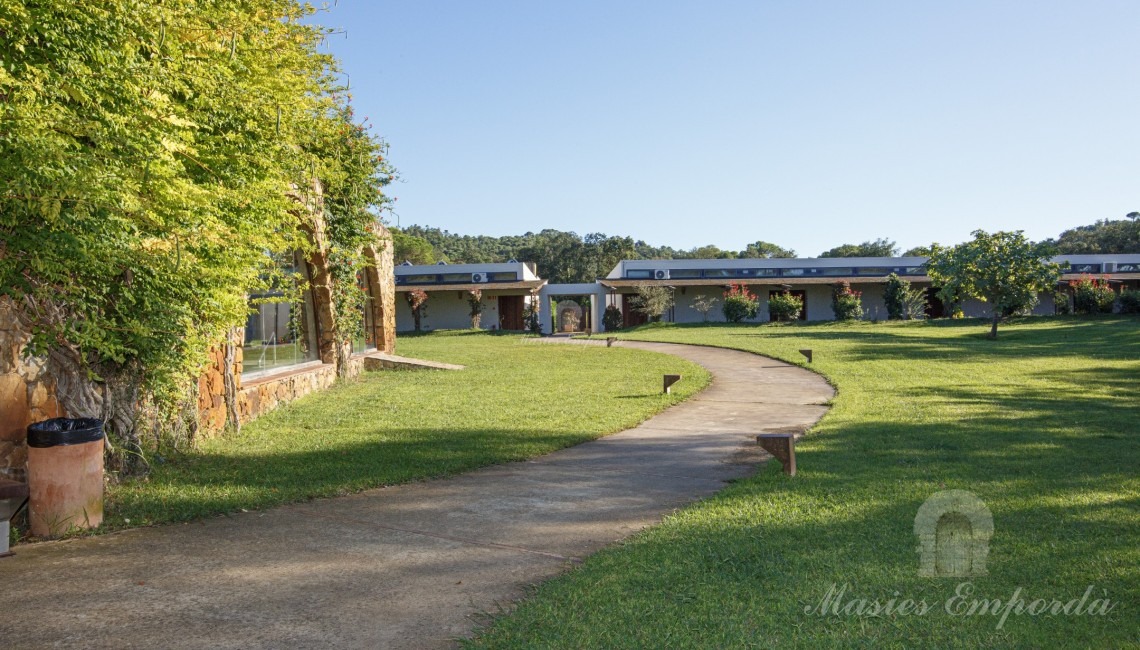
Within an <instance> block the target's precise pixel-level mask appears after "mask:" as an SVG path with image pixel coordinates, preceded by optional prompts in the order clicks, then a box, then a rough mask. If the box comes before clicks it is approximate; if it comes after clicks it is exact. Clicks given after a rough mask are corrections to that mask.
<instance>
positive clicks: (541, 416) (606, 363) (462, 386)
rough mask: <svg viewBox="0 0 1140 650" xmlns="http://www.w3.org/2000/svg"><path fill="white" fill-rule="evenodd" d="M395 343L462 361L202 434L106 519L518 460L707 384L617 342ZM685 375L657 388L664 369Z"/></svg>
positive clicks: (695, 369)
mask: <svg viewBox="0 0 1140 650" xmlns="http://www.w3.org/2000/svg"><path fill="white" fill-rule="evenodd" d="M399 347H400V350H399V351H400V354H402V355H405V356H410V357H417V358H422V359H430V360H436V361H446V362H450V363H457V364H462V365H465V366H467V368H466V369H465V370H462V371H407V372H376V373H365V374H364V375H363V376H362V377H360V378H359V379H356V380H353V381H347V382H343V383H341V384H339V385H337V386H334V387H333V388H331V389H330V390H327V391H323V392H320V393H316V394H313V395H310V396H307V397H305V398H302V399H300V400H297V401H295V402H293V403H291V404H289V405H286V406H284V407H282V408H280V409H278V410H276V411H274V412H272V413H270V414H268V415H266V416H264V417H261V418H259V419H258V420H255V421H254V422H251V423H249V424H247V425H245V426H244V427H243V428H242V431H241V433H240V434H239V435H234V436H225V437H221V438H217V439H213V440H206V441H203V442H202V443H201V444H200V447H199V449H197V450H196V451H194V452H192V453H188V454H185V455H179V456H177V457H174V458H171V459H168V460H167V462H165V463H161V464H156V465H155V466H154V468H153V471H152V472H151V474H150V475H149V476H148V477H147V478H146V479H143V480H135V481H130V482H125V483H122V484H120V485H116V486H113V487H112V488H110V489H109V491H108V493H107V499H106V512H107V516H106V519H105V523H104V525H103V526H102V527H101V528H100V529H99V530H100V531H106V530H113V529H119V528H125V527H133V526H145V525H151V524H160V523H169V522H176V521H186V520H189V519H194V518H199V517H205V516H208V515H213V514H219V513H225V512H233V511H237V510H240V509H247V510H254V509H261V508H267V507H271V506H274V505H278V504H283V503H289V502H294V501H300V500H306V499H312V498H316V497H329V496H336V495H343V494H348V493H350V492H355V491H359V490H364V489H367V488H373V487H379V486H383V485H391V484H395V483H404V482H409V481H416V480H420V479H426V478H432V477H439V476H447V475H450V474H456V473H460V472H464V471H468V470H471V469H474V468H477V467H481V466H485V465H492V464H497V463H505V462H510V461H517V460H523V459H526V458H532V457H534V456H538V455H541V454H545V453H548V452H551V451H554V450H556V449H560V448H562V447H568V446H570V445H575V444H578V443H581V442H585V441H587V440H592V439H594V438H597V437H599V436H602V435H605V434H608V433H613V432H616V431H621V430H623V429H626V428H629V427H631V426H634V425H636V424H637V423H639V422H641V421H642V420H644V419H646V418H648V417H649V416H651V415H653V414H654V413H657V412H659V411H661V410H663V409H665V408H667V407H668V406H670V405H672V404H675V403H677V402H680V401H682V400H684V399H686V398H687V397H689V396H690V395H692V394H693V393H695V392H697V391H699V390H700V389H701V388H703V387H704V386H705V385H707V383H708V373H707V372H706V371H705V370H704V369H703V368H700V367H699V366H696V365H695V364H692V363H689V362H686V361H683V360H681V359H677V358H676V357H671V356H667V355H663V354H654V353H647V352H643V351H638V350H626V349H620V348H613V349H606V348H598V347H587V346H569V345H545V344H538V343H534V342H528V341H527V340H526V338H525V337H522V336H517V335H515V336H512V335H491V334H487V333H477V332H440V333H434V334H431V335H427V336H413V337H407V338H403V337H402V338H401V339H400V342H399ZM666 373H683V374H685V375H686V378H688V377H689V376H692V377H693V378H694V381H693V382H691V383H690V382H688V381H686V382H684V383H683V384H680V385H678V387H677V390H675V391H674V392H673V394H672V395H662V394H661V376H662V375H663V374H666Z"/></svg>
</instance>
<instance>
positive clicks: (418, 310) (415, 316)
mask: <svg viewBox="0 0 1140 650" xmlns="http://www.w3.org/2000/svg"><path fill="white" fill-rule="evenodd" d="M404 298H406V299H407V301H408V306H409V307H411V308H412V320H413V321H414V322H415V324H416V331H417V332H418V331H420V320H421V319H422V318H423V317H424V315H425V314H426V313H427V310H426V309H424V304H425V303H426V302H427V300H428V295H427V292H426V291H421V290H419V289H416V290H415V291H409V292H408V293H406V294H404Z"/></svg>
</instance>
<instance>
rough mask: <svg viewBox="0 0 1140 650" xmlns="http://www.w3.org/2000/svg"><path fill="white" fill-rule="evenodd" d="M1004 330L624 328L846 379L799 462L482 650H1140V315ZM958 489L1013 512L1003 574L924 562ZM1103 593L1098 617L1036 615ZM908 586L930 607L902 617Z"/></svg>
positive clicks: (530, 607)
mask: <svg viewBox="0 0 1140 650" xmlns="http://www.w3.org/2000/svg"><path fill="white" fill-rule="evenodd" d="M985 332H986V329H985V327H984V325H983V324H980V323H979V322H978V321H956V322H955V321H942V322H931V323H922V322H915V323H884V324H871V323H826V324H791V325H763V326H727V325H711V326H710V325H706V326H664V327H662V326H657V327H653V328H651V329H645V330H641V331H634V332H631V333H628V334H624V335H623V336H625V337H627V338H635V339H644V340H655V341H668V342H676V343H695V344H702V345H715V346H723V347H730V348H735V349H741V350H748V351H753V352H758V353H762V354H766V355H770V356H773V357H777V358H780V359H783V360H786V361H790V362H793V363H800V364H803V363H804V360H803V358H802V357H801V356H800V355H799V353H798V352H797V351H798V350H799V349H801V348H811V349H812V350H814V353H815V362H814V364H813V365H812V369H813V370H816V371H818V372H820V373H822V374H824V375H825V376H826V377H828V378H829V380H831V381H832V382H833V383H834V384H835V385H836V386H837V387H838V389H839V394H838V396H837V397H836V399H835V400H834V405H833V408H832V409H831V411H830V412H829V413H828V415H827V416H825V418H824V419H823V420H822V421H821V422H820V424H818V425H817V426H816V428H815V429H814V430H813V431H812V432H811V433H810V434H809V435H808V436H807V437H806V438H805V439H804V440H803V441H801V443H800V444H799V445H798V448H797V460H798V466H799V474H798V475H797V476H796V477H794V478H787V477H785V476H783V475H782V474H781V473H780V472H779V468H778V464H776V463H772V464H770V465H769V466H767V467H766V468H765V470H763V471H762V472H760V473H759V474H758V475H757V476H756V477H755V478H752V479H749V480H745V481H741V482H738V483H736V484H733V485H732V486H730V487H728V488H727V489H725V490H724V491H722V492H721V493H719V494H718V495H716V496H715V497H713V498H711V499H708V500H706V501H703V502H701V503H699V504H696V505H694V506H691V507H689V508H687V509H685V510H682V511H680V512H678V513H677V514H675V515H674V516H671V517H669V518H667V519H666V521H665V522H664V523H663V524H662V525H660V526H658V527H656V528H653V529H651V530H649V531H646V532H645V533H643V534H641V535H638V536H636V537H635V538H633V539H631V540H630V541H628V542H627V543H625V544H623V545H620V546H616V547H613V548H611V549H608V550H605V551H603V552H601V553H598V554H597V555H595V556H593V557H592V558H590V559H589V560H587V562H586V563H585V564H584V565H583V566H581V567H580V568H578V569H576V570H574V571H572V572H570V573H568V574H567V575H565V576H562V577H560V578H558V579H555V580H552V581H550V582H547V583H545V584H543V585H541V586H539V587H538V588H537V589H536V591H535V593H534V595H533V596H532V597H531V598H529V599H527V600H525V601H524V602H523V603H521V604H520V606H519V607H518V609H517V610H516V611H515V612H514V613H513V614H511V615H507V616H503V617H501V618H498V619H497V620H495V621H494V623H493V624H492V625H491V626H490V627H489V628H488V629H487V630H485V631H484V632H483V633H482V634H481V635H480V636H479V637H478V638H477V639H475V640H473V641H471V642H469V643H468V647H471V648H567V647H574V648H619V647H620V648H634V647H638V648H643V647H669V648H751V647H755V648H769V647H781V648H783V647H787V648H823V647H843V648H849V647H850V648H915V647H930V648H933V647H937V648H980V647H995V648H1125V647H1140V474H1138V472H1137V467H1140V444H1138V440H1137V437H1138V436H1140V400H1138V399H1137V388H1138V386H1140V321H1137V320H1136V319H1135V318H1123V317H1112V318H1099V319H1078V318H1055V319H1029V320H1025V321H1021V322H1016V323H1012V324H1009V325H1007V326H1004V327H1003V328H1002V330H1001V332H1000V336H1001V338H1000V339H998V340H997V341H989V340H987V339H985V338H984V334H985ZM946 489H963V490H969V491H971V492H973V493H974V494H975V495H977V496H978V497H979V498H981V499H982V500H983V501H984V502H985V503H986V505H987V506H988V508H989V510H990V511H991V512H992V514H993V519H994V525H995V533H994V535H993V537H992V539H991V540H990V545H989V546H990V554H989V562H988V570H989V573H988V575H985V576H980V577H974V578H969V579H959V578H921V577H919V576H918V575H917V570H918V554H917V552H916V548H917V538H916V537H915V535H914V533H913V526H914V519H915V514H916V512H917V511H918V508H919V506H920V505H921V504H922V503H923V502H924V501H925V500H926V499H927V498H928V497H929V496H930V495H932V494H934V493H935V492H938V491H941V490H946ZM844 587H846V588H845V591H843V592H842V595H840V596H839V597H838V598H835V597H834V596H835V595H836V594H837V593H838V592H839V591H840V590H842V589H844ZM1090 589H1091V591H1090V592H1089V593H1090V596H1088V597H1087V598H1086V599H1085V602H1084V606H1083V608H1082V609H1081V611H1083V612H1084V613H1082V614H1076V613H1071V614H1068V615H1066V614H1065V613H1064V611H1058V612H1057V613H1051V612H1050V611H1049V610H1048V609H1047V610H1046V611H1045V612H1044V613H1038V614H1036V615H1033V614H1031V613H1029V612H1030V608H1031V607H1032V606H1034V605H1033V603H1034V601H1036V600H1037V599H1043V600H1044V602H1045V606H1046V607H1051V605H1052V602H1053V601H1054V600H1056V601H1059V602H1061V603H1062V605H1067V604H1070V601H1073V602H1074V603H1076V602H1078V601H1080V599H1081V598H1082V597H1083V596H1084V594H1085V593H1086V591H1088V590H1090ZM829 591H830V592H831V593H832V594H833V598H832V599H831V600H830V601H828V600H827V597H828V593H829ZM967 592H968V595H967V596H965V597H962V596H963V595H964V594H966V593H967ZM907 599H909V600H911V601H914V602H915V605H916V606H917V605H918V603H920V602H923V603H925V604H926V605H927V606H928V607H929V610H928V611H927V612H926V613H925V614H922V615H918V614H916V613H915V612H916V610H915V609H909V611H908V612H907V613H900V608H899V606H900V604H901V603H902V601H904V600H907ZM1019 599H1020V601H1021V608H1020V609H1021V613H1017V612H1016V609H1017V607H1016V606H1017V603H1018V600H1019ZM1098 599H1099V600H1098ZM1105 599H1107V600H1108V601H1109V602H1108V603H1107V604H1106V603H1105V602H1104V601H1105ZM995 600H996V601H1000V602H998V603H995V602H994V601H995ZM1094 600H1095V601H1096V602H1094ZM875 601H877V602H878V608H877V609H878V610H879V611H877V612H876V611H874V610H875V609H876V608H875V607H874V606H873V602H875ZM1010 601H1012V603H1013V604H1014V609H1013V610H1011V612H1010V613H1009V614H1008V615H1007V616H1006V618H1005V620H1004V621H1003V620H1002V612H1004V611H1005V609H1006V607H1007V602H1010ZM836 603H838V609H835V605H836ZM888 606H890V611H887V608H888ZM971 607H973V613H972V614H971V613H970V608H971ZM1038 607H1040V605H1038ZM1090 608H1093V609H1094V613H1089V612H1088V610H1089V609H1090ZM904 609H906V608H904ZM1103 609H1110V611H1108V612H1107V613H1106V614H1103V615H1100V614H1099V612H1100V611H1102V610H1103ZM994 610H996V612H997V613H996V614H995V613H992V612H993V611H994ZM1069 611H1070V612H1075V611H1077V609H1076V608H1075V607H1073V606H1072V605H1070V607H1069Z"/></svg>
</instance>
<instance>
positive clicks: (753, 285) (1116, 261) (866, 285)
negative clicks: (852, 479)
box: [598, 255, 1140, 327]
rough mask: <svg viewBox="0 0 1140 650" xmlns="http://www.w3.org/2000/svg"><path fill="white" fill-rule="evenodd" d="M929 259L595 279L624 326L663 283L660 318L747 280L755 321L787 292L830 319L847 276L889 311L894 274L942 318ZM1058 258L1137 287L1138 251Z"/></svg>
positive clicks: (734, 266)
mask: <svg viewBox="0 0 1140 650" xmlns="http://www.w3.org/2000/svg"><path fill="white" fill-rule="evenodd" d="M926 259H927V258H925V257H837V258H801V259H733V260H722V259H710V260H693V259H687V260H624V261H622V262H619V263H618V265H617V266H615V267H614V269H613V270H612V271H611V272H610V273H609V275H607V276H606V277H605V278H603V279H601V280H599V281H598V283H599V284H601V285H602V286H604V287H605V288H606V289H607V290H608V292H609V298H608V300H607V303H608V304H610V305H615V306H617V307H618V308H620V309H621V311H622V317H623V323H624V325H625V326H627V327H628V326H632V325H638V324H640V323H643V322H645V316H644V315H643V314H640V313H638V312H637V311H636V310H635V309H634V305H633V298H634V297H635V296H636V295H637V288H638V287H639V286H665V287H669V288H671V289H672V290H673V295H674V306H673V307H672V308H671V309H670V310H669V312H668V313H666V314H665V315H664V316H663V318H662V320H665V321H670V322H677V323H692V322H700V321H702V320H704V315H702V314H701V313H700V312H699V311H697V309H696V308H695V306H694V305H695V302H696V301H697V300H698V299H699V298H701V297H706V298H716V299H717V300H718V301H720V300H723V295H724V292H725V290H727V289H728V287H729V286H730V285H733V284H737V285H744V286H746V287H748V289H749V290H750V291H751V292H752V293H754V294H756V295H758V296H759V297H760V299H761V300H760V312H759V313H758V314H757V316H756V319H755V321H757V322H763V321H767V320H770V318H771V316H770V314H768V311H767V304H766V302H767V298H768V297H769V296H771V295H773V294H776V293H781V292H783V291H789V292H791V293H792V294H793V295H797V296H800V297H801V298H802V299H803V303H804V310H803V312H802V313H801V315H800V318H801V319H802V320H831V319H834V318H835V314H834V313H833V312H832V309H831V294H832V287H833V286H834V285H835V284H836V283H837V282H848V283H849V284H850V285H851V288H852V289H853V290H855V291H860V292H862V303H863V311H864V313H865V314H866V316H865V317H866V318H882V319H885V318H886V317H887V309H886V304H885V302H884V300H883V289H884V288H885V285H886V282H887V278H888V277H889V276H890V275H891V274H892V273H894V274H897V275H898V276H899V277H901V278H903V279H906V280H908V281H909V282H910V283H911V285H912V286H914V287H918V288H922V289H924V290H925V291H926V292H927V315H928V316H930V317H932V318H937V317H940V316H944V315H945V314H944V308H943V305H942V303H941V301H940V300H939V299H938V296H937V293H938V291H937V287H934V286H933V283H932V282H931V280H930V277H929V276H927V275H926V269H925V268H924V266H923V265H924V264H925V263H926ZM1054 261H1055V262H1058V263H1061V264H1062V265H1066V266H1067V269H1066V271H1065V273H1064V275H1062V277H1061V285H1060V286H1064V285H1066V284H1067V283H1068V282H1069V281H1071V280H1076V279H1079V278H1080V277H1082V276H1085V275H1092V276H1095V277H1098V278H1101V277H1103V278H1106V279H1108V280H1109V282H1110V283H1113V284H1115V285H1118V286H1117V290H1118V291H1119V290H1120V289H1132V288H1137V287H1138V286H1140V255H1061V256H1058V257H1056V258H1054ZM962 310H963V312H964V313H965V314H966V315H967V316H988V315H989V314H990V312H989V305H987V304H986V303H984V302H981V301H977V300H969V301H967V302H966V303H964V304H963V305H962ZM1054 311H1055V306H1054V304H1053V296H1052V294H1049V295H1042V296H1041V299H1040V301H1039V303H1038V305H1037V307H1036V308H1035V309H1034V313H1036V314H1052V313H1054ZM708 319H709V320H710V321H713V320H719V321H723V320H724V317H723V315H722V314H721V311H720V309H714V310H712V311H711V312H709V314H708Z"/></svg>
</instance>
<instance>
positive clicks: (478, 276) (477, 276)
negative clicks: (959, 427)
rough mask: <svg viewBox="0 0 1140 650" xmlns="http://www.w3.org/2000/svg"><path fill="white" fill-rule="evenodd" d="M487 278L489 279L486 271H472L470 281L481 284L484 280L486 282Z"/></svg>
mask: <svg viewBox="0 0 1140 650" xmlns="http://www.w3.org/2000/svg"><path fill="white" fill-rule="evenodd" d="M488 280H489V278H488V277H487V274H486V273H472V274H471V281H472V282H474V283H475V284H482V283H484V282H487V281H488Z"/></svg>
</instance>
